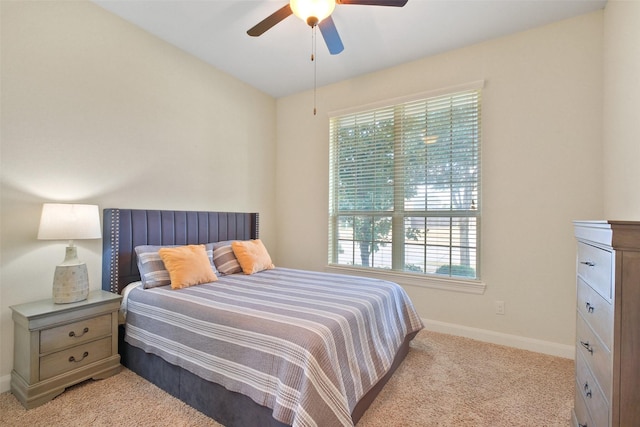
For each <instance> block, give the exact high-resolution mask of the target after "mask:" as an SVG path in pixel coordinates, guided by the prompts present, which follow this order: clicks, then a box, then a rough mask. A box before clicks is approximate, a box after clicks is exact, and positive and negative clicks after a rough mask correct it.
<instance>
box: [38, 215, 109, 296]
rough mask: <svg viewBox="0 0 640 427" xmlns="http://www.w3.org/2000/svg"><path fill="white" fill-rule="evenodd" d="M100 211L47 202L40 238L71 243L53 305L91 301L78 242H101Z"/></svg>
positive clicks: (56, 282)
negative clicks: (76, 243)
mask: <svg viewBox="0 0 640 427" xmlns="http://www.w3.org/2000/svg"><path fill="white" fill-rule="evenodd" d="M101 236H102V234H101V232H100V211H99V210H98V206H97V205H78V204H63V203H45V204H44V205H42V216H41V217H40V228H39V229H38V239H41V240H68V241H69V246H67V249H66V251H65V257H64V261H63V262H62V263H61V264H59V265H58V266H57V267H56V271H55V274H54V276H53V302H54V303H56V304H67V303H72V302H76V301H82V300H85V299H87V296H88V295H89V274H88V273H87V265H86V264H85V263H84V262H82V261H80V260H79V259H78V252H77V249H76V247H75V246H74V245H73V241H74V240H81V239H99V238H100V237H101Z"/></svg>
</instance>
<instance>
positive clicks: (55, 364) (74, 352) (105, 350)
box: [40, 337, 111, 381]
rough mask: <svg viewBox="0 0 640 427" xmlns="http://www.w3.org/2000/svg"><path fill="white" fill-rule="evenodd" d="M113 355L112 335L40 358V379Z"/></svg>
mask: <svg viewBox="0 0 640 427" xmlns="http://www.w3.org/2000/svg"><path fill="white" fill-rule="evenodd" d="M109 356H111V337H106V338H103V339H101V340H98V341H93V342H89V343H86V344H81V345H78V346H76V347H71V348H68V349H66V350H62V351H59V352H57V353H52V354H50V355H48V356H44V357H42V358H40V381H42V380H46V379H47V378H51V377H55V376H56V375H59V374H62V373H64V372H68V371H71V370H73V369H77V368H80V367H82V366H85V365H88V364H89V363H92V362H96V361H98V360H101V359H104V358H106V357H109Z"/></svg>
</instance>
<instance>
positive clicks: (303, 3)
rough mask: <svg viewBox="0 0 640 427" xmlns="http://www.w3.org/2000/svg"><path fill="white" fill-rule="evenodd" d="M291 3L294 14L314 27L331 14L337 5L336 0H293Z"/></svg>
mask: <svg viewBox="0 0 640 427" xmlns="http://www.w3.org/2000/svg"><path fill="white" fill-rule="evenodd" d="M289 3H290V6H291V11H292V12H293V14H294V15H296V16H297V17H298V18H300V19H302V20H303V21H304V22H306V23H307V24H309V25H311V26H312V27H313V26H315V25H317V24H318V23H319V22H320V21H322V20H323V19H324V18H326V17H327V16H329V15H331V13H333V9H335V7H336V0H291V1H290V2H289ZM310 18H311V19H310Z"/></svg>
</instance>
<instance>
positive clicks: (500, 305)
mask: <svg viewBox="0 0 640 427" xmlns="http://www.w3.org/2000/svg"><path fill="white" fill-rule="evenodd" d="M496 314H500V315H504V301H496Z"/></svg>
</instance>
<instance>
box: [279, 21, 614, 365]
mask: <svg viewBox="0 0 640 427" xmlns="http://www.w3.org/2000/svg"><path fill="white" fill-rule="evenodd" d="M602 22H603V13H602V12H601V11H599V12H596V13H592V14H589V15H585V16H581V17H578V18H575V19H571V20H567V21H563V22H560V23H556V24H553V25H549V26H545V27H542V28H538V29H534V30H531V31H527V32H524V33H520V34H516V35H513V36H509V37H504V38H500V39H496V40H493V41H489V42H487V43H483V44H479V45H475V46H471V47H468V48H464V49H460V50H456V51H452V52H449V53H446V54H442V55H438V56H434V57H429V58H425V59H422V60H419V61H416V62H412V63H408V64H405V65H402V66H399V67H395V68H392V69H388V70H385V71H381V72H377V73H374V74H370V75H366V76H362V77H359V78H355V79H352V80H348V81H344V82H341V83H338V84H335V85H332V86H328V87H324V88H321V89H319V90H318V92H317V99H318V109H319V114H318V116H316V117H314V116H313V115H312V113H311V110H312V102H313V94H312V93H311V92H306V93H302V94H297V95H293V96H290V97H286V98H281V99H279V100H278V126H277V132H278V156H277V172H276V177H277V178H276V188H277V204H278V212H279V215H278V218H277V229H278V259H279V260H280V262H281V263H282V264H285V265H287V266H292V267H298V268H305V269H312V270H323V269H324V268H325V265H326V263H327V235H328V231H327V215H328V214H327V212H328V202H327V198H328V184H327V182H328V151H329V150H328V140H329V134H328V117H327V113H328V112H331V111H334V110H340V109H343V108H349V107H354V106H358V105H364V104H368V103H372V102H377V101H380V100H385V99H391V98H395V97H400V96H404V95H410V94H413V93H417V92H423V91H429V90H435V89H440V88H444V87H449V86H455V85H460V84H464V83H468V82H473V81H477V80H484V81H485V87H484V90H483V95H482V96H483V100H482V120H483V134H482V144H483V146H482V186H483V187H482V191H483V196H482V203H483V213H482V260H481V262H482V264H481V271H482V279H483V281H484V283H485V284H486V291H485V293H484V294H483V295H470V294H465V293H459V292H452V291H442V290H435V289H431V288H429V287H428V285H429V283H430V282H429V279H428V278H425V279H424V285H425V286H414V285H407V284H406V283H403V282H402V281H400V283H401V284H404V285H405V288H406V289H407V291H408V292H409V294H410V296H411V298H412V299H413V302H414V303H415V305H416V306H417V309H418V310H419V312H420V315H421V316H422V317H423V318H425V319H427V320H430V321H435V322H433V323H444V324H447V325H457V326H456V327H459V328H461V329H460V330H462V329H464V328H476V329H480V330H484V331H492V333H494V334H495V335H501V334H505V335H509V336H519V337H524V340H540V341H545V342H550V343H556V344H558V346H559V347H560V351H561V352H562V351H565V352H569V353H572V352H573V351H572V350H571V346H572V345H573V341H574V331H575V312H574V310H575V277H574V274H575V267H574V262H575V242H574V240H573V235H572V232H573V230H572V223H571V221H572V220H574V219H578V218H600V217H602V214H603V207H602V200H603V195H602V159H601V133H602V129H601V120H602ZM496 300H501V301H505V307H506V314H505V315H504V316H499V315H496V314H495V304H494V303H495V301H496ZM552 347H553V345H552Z"/></svg>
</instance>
